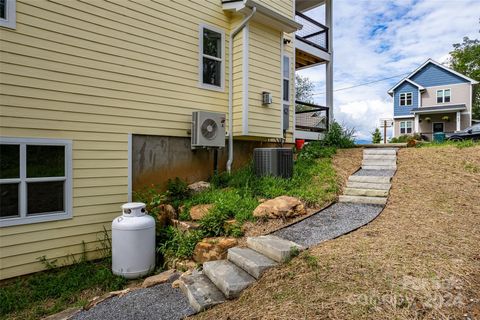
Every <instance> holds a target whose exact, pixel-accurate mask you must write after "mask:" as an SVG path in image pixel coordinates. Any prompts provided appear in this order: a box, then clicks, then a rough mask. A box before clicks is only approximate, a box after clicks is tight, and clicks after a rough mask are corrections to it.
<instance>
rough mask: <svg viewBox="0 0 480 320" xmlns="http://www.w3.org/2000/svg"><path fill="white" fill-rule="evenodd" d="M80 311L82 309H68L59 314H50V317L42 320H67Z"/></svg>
mask: <svg viewBox="0 0 480 320" xmlns="http://www.w3.org/2000/svg"><path fill="white" fill-rule="evenodd" d="M81 310H82V308H77V307H73V308H68V309H66V310H63V311H61V312H59V313H55V314H52V315H51V316H48V317H45V318H42V320H68V319H70V318H72V317H73V316H74V315H75V314H77V313H78V312H80V311H81Z"/></svg>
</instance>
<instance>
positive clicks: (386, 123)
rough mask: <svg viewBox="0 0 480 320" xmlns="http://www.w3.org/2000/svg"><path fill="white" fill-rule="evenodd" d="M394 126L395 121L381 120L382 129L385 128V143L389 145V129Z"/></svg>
mask: <svg viewBox="0 0 480 320" xmlns="http://www.w3.org/2000/svg"><path fill="white" fill-rule="evenodd" d="M391 126H393V119H388V118H386V119H380V128H383V143H384V144H386V143H387V128H390V127H391Z"/></svg>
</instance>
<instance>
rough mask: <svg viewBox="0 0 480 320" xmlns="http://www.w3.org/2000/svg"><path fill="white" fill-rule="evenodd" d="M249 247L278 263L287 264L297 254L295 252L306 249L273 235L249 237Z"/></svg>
mask: <svg viewBox="0 0 480 320" xmlns="http://www.w3.org/2000/svg"><path fill="white" fill-rule="evenodd" d="M247 246H248V247H249V248H251V249H253V250H255V251H257V252H259V253H261V254H263V255H264V256H266V257H268V258H270V259H272V260H274V261H277V262H285V261H287V260H288V259H290V258H291V257H292V256H293V255H294V254H295V251H297V252H298V251H300V250H303V249H304V247H302V246H301V245H299V244H297V243H295V242H292V241H289V240H285V239H282V238H279V237H276V236H273V235H266V236H259V237H248V238H247Z"/></svg>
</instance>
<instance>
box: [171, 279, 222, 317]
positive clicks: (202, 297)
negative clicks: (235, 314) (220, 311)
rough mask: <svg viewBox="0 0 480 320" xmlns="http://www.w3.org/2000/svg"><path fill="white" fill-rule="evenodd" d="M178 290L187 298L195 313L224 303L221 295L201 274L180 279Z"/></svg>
mask: <svg viewBox="0 0 480 320" xmlns="http://www.w3.org/2000/svg"><path fill="white" fill-rule="evenodd" d="M180 289H181V290H182V291H183V293H184V294H185V296H186V297H187V299H188V302H189V303H190V305H191V306H192V308H193V309H194V310H195V311H197V312H200V311H203V310H205V309H208V308H210V307H213V306H214V305H216V304H219V303H223V302H225V296H224V295H223V293H222V292H220V290H218V288H217V287H216V286H215V285H214V284H213V282H212V281H210V279H208V277H207V276H206V275H204V274H201V273H195V274H191V275H188V276H184V277H182V280H181V281H180Z"/></svg>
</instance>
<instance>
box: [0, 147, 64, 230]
mask: <svg viewBox="0 0 480 320" xmlns="http://www.w3.org/2000/svg"><path fill="white" fill-rule="evenodd" d="M71 168H72V145H71V141H66V140H52V139H20V138H19V139H17V138H0V227H4V226H12V225H19V224H28V223H36V222H45V221H53V220H60V219H67V218H71V215H72V209H71V204H72V173H71Z"/></svg>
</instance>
